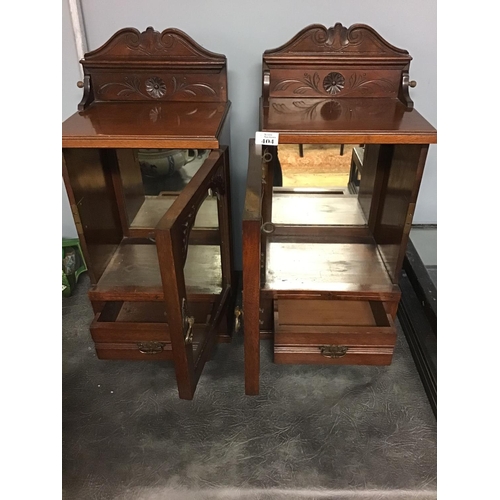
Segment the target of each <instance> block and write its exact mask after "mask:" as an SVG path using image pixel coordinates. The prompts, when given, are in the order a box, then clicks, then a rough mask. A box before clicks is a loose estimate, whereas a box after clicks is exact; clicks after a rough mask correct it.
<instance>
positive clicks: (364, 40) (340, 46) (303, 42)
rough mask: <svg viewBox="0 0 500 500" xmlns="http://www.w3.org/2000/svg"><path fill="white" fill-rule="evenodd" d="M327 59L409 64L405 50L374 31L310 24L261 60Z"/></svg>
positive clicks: (368, 27) (365, 26) (361, 27)
mask: <svg viewBox="0 0 500 500" xmlns="http://www.w3.org/2000/svg"><path fill="white" fill-rule="evenodd" d="M305 55H307V56H310V57H313V56H317V57H321V55H325V56H328V57H329V59H331V58H351V57H354V58H356V59H360V58H362V59H371V58H376V59H377V60H379V59H380V58H387V59H391V60H394V59H396V60H398V61H400V62H402V63H405V64H407V63H409V62H410V61H411V57H410V54H409V53H408V51H407V50H403V49H398V48H397V47H394V45H391V44H390V43H389V42H387V41H386V40H384V39H383V38H382V37H381V36H380V35H379V34H378V33H377V32H376V31H375V30H374V29H373V28H371V27H370V26H367V25H365V24H354V25H352V26H351V27H350V28H346V27H344V26H342V24H340V23H337V24H335V26H333V27H332V28H326V27H325V26H322V25H320V24H313V25H311V26H308V27H307V28H304V29H303V30H302V31H300V32H299V33H297V35H295V36H294V37H293V38H292V39H291V40H290V41H289V42H287V43H285V44H284V45H282V46H281V47H278V48H277V49H271V50H266V51H265V52H264V60H265V61H271V60H274V59H278V57H280V56H281V57H286V56H290V57H294V56H296V57H300V56H302V57H303V56H305Z"/></svg>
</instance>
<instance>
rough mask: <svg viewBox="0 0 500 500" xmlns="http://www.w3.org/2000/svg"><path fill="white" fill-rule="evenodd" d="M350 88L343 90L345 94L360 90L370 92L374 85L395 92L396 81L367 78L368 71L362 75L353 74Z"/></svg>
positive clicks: (365, 92)
mask: <svg viewBox="0 0 500 500" xmlns="http://www.w3.org/2000/svg"><path fill="white" fill-rule="evenodd" d="M349 84H350V88H349V89H346V90H345V91H344V92H343V95H347V94H350V93H352V92H355V91H358V92H359V93H361V94H364V95H366V94H368V93H370V92H371V91H372V89H373V87H379V88H381V89H382V90H384V91H386V92H395V90H396V89H395V86H394V82H392V81H391V80H387V79H386V78H380V79H377V80H366V73H363V74H362V75H357V74H353V75H351V77H350V78H349Z"/></svg>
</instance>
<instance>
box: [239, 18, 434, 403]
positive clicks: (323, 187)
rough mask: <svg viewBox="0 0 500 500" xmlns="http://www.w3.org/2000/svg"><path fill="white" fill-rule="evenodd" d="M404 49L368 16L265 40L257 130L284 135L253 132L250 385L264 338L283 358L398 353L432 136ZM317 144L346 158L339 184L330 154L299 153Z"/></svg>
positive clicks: (361, 359) (329, 359) (370, 357)
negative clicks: (398, 320)
mask: <svg viewBox="0 0 500 500" xmlns="http://www.w3.org/2000/svg"><path fill="white" fill-rule="evenodd" d="M410 61H411V57H410V55H409V53H408V52H407V51H406V50H402V49H399V48H396V47H394V46H393V45H391V44H389V43H388V42H387V41H385V40H384V39H383V38H382V37H381V36H380V35H379V34H378V33H376V32H375V31H374V30H373V29H372V28H371V27H369V26H366V25H353V26H351V27H350V28H345V27H344V26H342V25H341V24H336V25H335V26H334V27H332V28H328V29H327V28H325V27H324V26H320V25H312V26H308V27H306V28H305V29H303V30H302V31H301V32H299V33H298V34H297V35H296V36H295V37H294V38H292V39H291V40H290V41H289V42H288V43H286V44H285V45H283V46H281V47H279V48H277V49H273V50H267V51H266V52H264V55H263V61H262V98H261V100H260V130H261V131H264V132H277V133H279V146H278V147H276V146H273V147H272V146H259V145H256V144H255V142H254V141H253V140H252V141H250V149H249V164H248V177H247V187H246V199H245V208H244V215H243V311H244V318H245V387H246V393H247V394H258V392H259V342H260V338H261V336H272V338H273V339H274V360H275V362H277V363H315V364H316V363H321V364H367V365H368V364H375V365H387V364H389V363H390V362H391V360H392V353H393V348H394V344H395V335H396V333H395V327H394V319H395V315H396V312H397V307H398V303H399V299H400V290H399V287H398V280H399V274H400V271H401V266H402V262H403V258H404V255H405V249H406V245H407V241H408V234H409V231H410V228H411V223H412V218H413V213H414V210H415V203H416V201H417V194H418V190H419V186H420V181H421V178H422V173H423V169H424V165H425V160H426V155H427V151H428V147H429V144H431V143H435V142H436V130H435V129H434V128H433V127H432V126H431V125H430V124H429V123H428V122H427V121H426V120H425V119H424V118H423V117H422V116H421V115H420V114H419V113H418V112H417V111H416V110H415V109H414V108H413V102H412V101H411V99H410V96H409V87H412V86H414V85H415V82H412V81H410V78H409V67H410ZM292 145H293V146H292ZM319 145H321V147H322V148H323V149H325V150H328V151H331V150H334V149H335V148H337V151H338V153H337V155H338V157H339V158H341V157H345V161H346V162H347V163H346V165H347V167H346V169H345V183H344V184H343V185H338V179H340V178H341V177H339V176H338V175H337V176H336V175H334V165H336V164H337V163H336V162H337V160H335V159H334V158H333V157H332V156H330V157H329V159H328V158H327V159H323V160H322V161H320V162H319V163H318V162H316V164H315V165H314V164H313V163H314V162H313V161H310V162H309V163H307V162H305V160H306V159H307V157H308V155H310V154H311V150H312V149H313V146H315V147H319ZM348 145H351V146H352V147H348ZM290 147H292V148H295V149H296V156H297V158H299V159H298V160H297V162H296V166H295V171H294V172H292V173H290V171H287V168H289V167H287V166H286V165H285V164H284V155H285V152H286V151H288V150H289V148H290ZM287 148H288V149H287ZM318 158H320V159H321V157H320V156H318ZM297 165H298V166H297ZM300 165H303V167H302V168H301V167H300ZM297 179H301V181H300V182H302V183H303V184H300V182H299V181H297ZM295 181H297V182H295Z"/></svg>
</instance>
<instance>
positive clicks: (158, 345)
mask: <svg viewBox="0 0 500 500" xmlns="http://www.w3.org/2000/svg"><path fill="white" fill-rule="evenodd" d="M164 346H165V344H164V343H163V342H137V347H138V348H139V352H141V353H142V354H158V353H159V352H162V351H163V347H164Z"/></svg>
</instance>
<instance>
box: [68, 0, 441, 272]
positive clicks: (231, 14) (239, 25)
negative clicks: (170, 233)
mask: <svg viewBox="0 0 500 500" xmlns="http://www.w3.org/2000/svg"><path fill="white" fill-rule="evenodd" d="M82 8H83V17H84V21H85V28H86V33H87V42H88V46H89V47H88V48H89V50H93V49H95V48H97V47H99V46H100V45H102V44H103V43H104V42H106V40H108V38H109V37H110V36H112V35H113V34H114V33H115V32H116V31H118V30H119V29H121V28H124V27H135V28H137V29H140V30H141V31H142V30H144V29H146V28H147V27H148V26H153V27H154V28H155V29H156V30H158V31H162V30H164V29H165V28H168V27H176V28H179V29H181V30H183V31H185V32H186V33H188V34H189V35H190V36H191V37H193V38H194V39H195V40H196V41H197V42H198V43H200V44H201V45H202V46H204V47H206V48H207V49H209V50H211V51H214V52H220V53H222V54H225V55H226V56H227V59H228V68H229V76H228V79H229V82H228V85H229V98H230V100H231V101H232V111H231V173H232V184H233V185H232V188H233V191H232V193H233V197H234V201H233V206H234V214H233V215H234V235H235V245H236V249H235V250H236V256H237V259H236V263H237V265H238V267H239V266H240V251H241V213H242V207H243V200H244V192H245V181H246V166H247V165H246V164H247V156H248V151H247V148H248V139H249V138H250V137H253V136H254V135H255V131H256V129H257V126H258V99H259V97H260V94H261V81H260V77H261V75H260V74H261V58H262V53H263V52H264V50H266V49H269V48H273V47H277V46H279V45H281V44H283V43H285V42H286V41H288V40H289V39H290V38H291V37H292V36H294V35H295V34H296V33H297V32H298V31H299V30H301V29H302V28H304V27H305V26H307V25H309V24H313V23H319V24H324V25H326V26H332V25H333V24H335V23H336V22H341V23H342V24H343V25H344V26H350V25H351V24H355V23H365V24H369V25H371V26H372V27H373V28H374V29H375V30H377V31H378V32H379V33H380V35H381V36H382V37H384V38H385V39H386V40H387V41H388V42H390V43H391V44H393V45H395V46H397V47H401V48H404V49H406V50H408V51H409V52H410V54H411V55H412V56H413V59H414V60H413V61H412V64H411V72H410V78H411V79H413V80H416V81H417V82H418V85H417V87H416V88H415V89H411V96H412V99H413V100H414V102H415V107H416V109H417V110H419V112H420V113H421V114H422V115H423V116H424V117H425V118H427V120H429V121H430V122H431V123H432V124H433V125H434V126H436V115H437V112H436V92H437V89H436V87H437V83H436V79H437V78H436V39H437V34H436V31H437V24H436V2H435V0H421V1H419V2H404V1H401V0H400V1H399V2H398V1H394V0H378V1H377V2H374V1H373V0H349V1H345V0H343V1H339V0H337V1H335V0H315V1H314V2H312V1H311V0H308V1H298V0H271V1H270V0H253V1H252V2H239V1H235V0H211V1H207V0H191V1H189V2H186V1H183V0H163V1H162V0H142V1H141V2H137V0H107V1H106V2H103V1H102V0H82ZM63 64H64V61H63ZM63 78H64V76H63ZM74 81H75V80H74V79H73V80H71V78H69V79H68V81H65V82H64V84H63V87H71V86H74ZM77 103H78V100H76V101H75V103H74V108H73V109H76V104H77ZM63 109H64V108H63ZM436 177H437V176H436V148H435V146H431V148H430V151H429V156H428V160H427V166H426V170H425V174H424V179H423V184H422V188H421V191H420V196H419V199H418V203H417V210H416V213H415V218H414V223H436V222H437V214H436V210H437V209H436Z"/></svg>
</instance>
